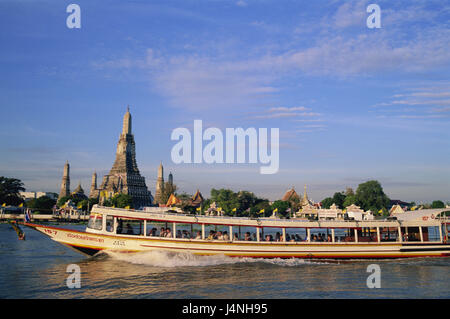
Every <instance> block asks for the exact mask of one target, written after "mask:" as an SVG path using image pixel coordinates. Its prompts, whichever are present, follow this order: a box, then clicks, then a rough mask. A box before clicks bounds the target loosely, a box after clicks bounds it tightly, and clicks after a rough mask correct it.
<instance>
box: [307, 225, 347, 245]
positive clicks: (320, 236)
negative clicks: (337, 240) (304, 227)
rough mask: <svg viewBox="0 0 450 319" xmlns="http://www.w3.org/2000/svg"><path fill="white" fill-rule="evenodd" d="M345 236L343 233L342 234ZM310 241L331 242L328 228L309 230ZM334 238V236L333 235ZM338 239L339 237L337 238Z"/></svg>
mask: <svg viewBox="0 0 450 319" xmlns="http://www.w3.org/2000/svg"><path fill="white" fill-rule="evenodd" d="M343 235H344V236H345V233H344V234H343ZM310 236H311V237H310V240H311V241H312V242H327V241H330V242H331V241H332V239H331V229H328V228H310ZM335 236H336V234H335ZM338 237H339V236H338Z"/></svg>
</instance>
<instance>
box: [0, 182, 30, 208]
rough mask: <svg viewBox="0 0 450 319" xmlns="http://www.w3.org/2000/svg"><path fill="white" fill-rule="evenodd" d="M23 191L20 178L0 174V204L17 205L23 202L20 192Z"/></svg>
mask: <svg viewBox="0 0 450 319" xmlns="http://www.w3.org/2000/svg"><path fill="white" fill-rule="evenodd" d="M24 191H25V188H24V187H23V183H22V181H21V180H20V179H16V178H8V177H4V176H0V205H3V204H6V205H14V206H17V205H19V204H21V203H23V199H22V197H21V196H20V192H24Z"/></svg>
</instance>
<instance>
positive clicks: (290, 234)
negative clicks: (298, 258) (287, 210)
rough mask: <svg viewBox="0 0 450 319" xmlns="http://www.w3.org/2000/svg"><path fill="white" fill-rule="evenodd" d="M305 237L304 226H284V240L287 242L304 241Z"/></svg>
mask: <svg viewBox="0 0 450 319" xmlns="http://www.w3.org/2000/svg"><path fill="white" fill-rule="evenodd" d="M307 237H308V234H307V232H306V229H305V228H286V241H288V242H302V241H306V239H307Z"/></svg>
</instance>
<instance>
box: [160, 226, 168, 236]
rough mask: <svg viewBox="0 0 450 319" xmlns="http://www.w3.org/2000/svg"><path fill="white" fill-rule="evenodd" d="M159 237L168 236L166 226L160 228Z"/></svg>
mask: <svg viewBox="0 0 450 319" xmlns="http://www.w3.org/2000/svg"><path fill="white" fill-rule="evenodd" d="M159 237H166V229H165V228H164V227H161V229H160V230H159Z"/></svg>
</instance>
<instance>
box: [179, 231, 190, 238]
mask: <svg viewBox="0 0 450 319" xmlns="http://www.w3.org/2000/svg"><path fill="white" fill-rule="evenodd" d="M190 237H191V236H190V235H189V233H188V231H187V230H183V234H182V235H181V238H185V239H186V238H190Z"/></svg>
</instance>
